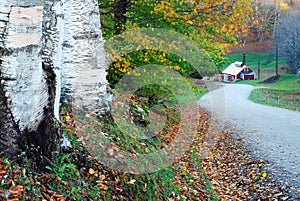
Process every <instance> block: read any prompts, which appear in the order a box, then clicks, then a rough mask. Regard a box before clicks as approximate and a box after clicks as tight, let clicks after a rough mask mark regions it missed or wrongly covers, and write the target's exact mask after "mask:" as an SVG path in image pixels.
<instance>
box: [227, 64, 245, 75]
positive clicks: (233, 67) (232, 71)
mask: <svg viewBox="0 0 300 201" xmlns="http://www.w3.org/2000/svg"><path fill="white" fill-rule="evenodd" d="M242 63H243V62H240V61H236V62H234V63H232V64H230V65H229V66H228V67H227V68H226V69H225V70H224V71H223V72H222V73H224V74H229V75H237V74H239V73H240V72H241V71H242V70H243V69H244V68H245V67H247V66H246V65H244V66H241V65H242Z"/></svg>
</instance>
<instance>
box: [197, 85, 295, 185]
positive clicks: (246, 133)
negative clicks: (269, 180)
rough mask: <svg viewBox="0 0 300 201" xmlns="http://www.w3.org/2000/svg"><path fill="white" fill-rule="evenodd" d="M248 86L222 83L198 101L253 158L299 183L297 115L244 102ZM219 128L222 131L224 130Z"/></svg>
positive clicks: (293, 112) (247, 93)
mask: <svg viewBox="0 0 300 201" xmlns="http://www.w3.org/2000/svg"><path fill="white" fill-rule="evenodd" d="M253 89H254V87H253V86H250V85H242V84H226V85H224V86H223V87H220V88H218V89H216V90H213V91H210V92H209V93H208V94H206V95H205V96H203V97H202V98H201V99H200V100H199V104H200V106H203V107H205V108H207V109H208V110H210V111H211V112H212V115H213V118H215V119H216V120H218V121H221V122H222V124H223V125H227V124H228V123H229V124H230V125H231V129H232V126H233V128H234V130H235V131H236V133H238V135H240V136H241V137H242V139H243V140H244V141H245V142H246V144H247V145H248V146H250V147H251V149H252V150H255V153H256V155H258V156H259V157H261V158H265V159H267V160H268V161H270V162H271V163H273V164H275V166H277V168H276V169H277V171H278V170H279V171H280V172H281V171H282V172H287V173H288V174H287V176H288V177H290V179H291V180H292V181H293V182H295V183H296V184H297V185H299V184H300V112H297V111H291V110H287V109H282V108H277V107H270V106H265V105H260V104H256V103H254V102H252V101H250V100H248V96H249V95H250V92H251V91H252V90H253ZM222 129H226V128H225V127H224V128H222Z"/></svg>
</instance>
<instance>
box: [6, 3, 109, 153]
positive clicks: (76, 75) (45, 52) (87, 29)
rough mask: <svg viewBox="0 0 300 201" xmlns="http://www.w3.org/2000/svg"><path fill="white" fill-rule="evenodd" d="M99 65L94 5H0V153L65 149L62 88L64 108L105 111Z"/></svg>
mask: <svg viewBox="0 0 300 201" xmlns="http://www.w3.org/2000/svg"><path fill="white" fill-rule="evenodd" d="M105 66H106V56H105V51H104V48H103V39H102V36H101V29H100V19H99V12H98V2H97V0H87V1H81V0H65V1H59V0H52V1H50V0H49V1H47V0H44V1H42V0H30V1H29V0H1V2H0V151H1V152H2V153H4V154H5V155H8V156H11V155H13V154H15V153H17V152H18V150H19V149H20V148H21V147H22V146H25V145H33V146H40V147H41V149H42V151H43V152H44V153H45V154H47V155H49V154H51V153H52V152H53V151H57V150H59V149H60V148H61V147H62V146H63V144H64V145H65V146H66V145H67V142H68V141H67V140H64V141H63V139H64V138H63V136H62V132H61V126H60V121H59V103H60V98H61V94H62V93H61V89H63V92H64V93H63V95H64V96H65V97H67V98H66V100H67V101H68V104H70V105H76V106H77V108H84V109H85V110H86V111H88V112H90V113H92V112H96V113H103V112H105V111H106V110H107V109H108V103H107V99H108V98H107V93H106V84H107V82H106V79H105V77H106V74H105Z"/></svg>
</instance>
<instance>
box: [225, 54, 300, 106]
mask: <svg viewBox="0 0 300 201" xmlns="http://www.w3.org/2000/svg"><path fill="white" fill-rule="evenodd" d="M226 57H227V58H228V61H227V62H226V63H225V64H224V65H223V66H222V70H223V69H225V68H226V67H227V66H228V65H229V64H230V63H232V62H234V61H242V60H243V53H231V54H228V55H226ZM258 61H260V63H261V74H260V79H259V80H241V81H238V82H236V84H249V85H253V86H263V87H267V88H260V89H255V90H253V91H252V93H251V94H250V96H249V99H250V100H252V101H254V102H256V103H260V104H264V105H269V106H275V107H281V108H287V109H291V110H300V77H299V76H296V75H291V74H287V69H286V63H285V60H284V59H283V58H279V61H278V64H279V69H278V70H279V71H278V72H279V74H280V76H281V77H280V80H279V81H277V82H275V83H272V84H264V85H262V84H259V82H260V81H263V80H265V79H267V78H269V77H271V76H274V75H275V66H276V61H275V54H270V53H263V52H257V53H247V56H246V64H247V65H248V66H249V67H250V68H252V70H254V71H255V72H256V73H258Z"/></svg>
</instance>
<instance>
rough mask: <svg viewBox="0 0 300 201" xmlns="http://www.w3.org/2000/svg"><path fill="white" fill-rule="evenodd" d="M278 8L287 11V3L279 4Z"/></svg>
mask: <svg viewBox="0 0 300 201" xmlns="http://www.w3.org/2000/svg"><path fill="white" fill-rule="evenodd" d="M279 8H280V10H288V9H289V5H288V4H287V3H284V2H281V3H280V4H279Z"/></svg>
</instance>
